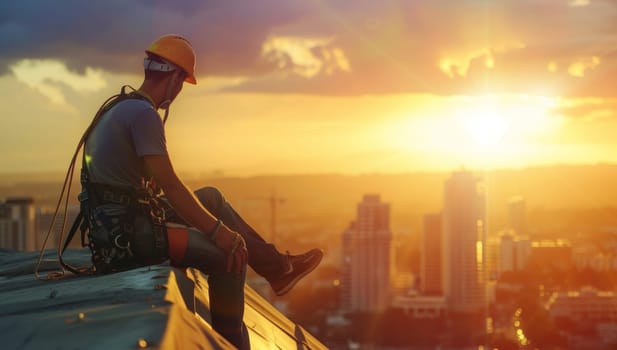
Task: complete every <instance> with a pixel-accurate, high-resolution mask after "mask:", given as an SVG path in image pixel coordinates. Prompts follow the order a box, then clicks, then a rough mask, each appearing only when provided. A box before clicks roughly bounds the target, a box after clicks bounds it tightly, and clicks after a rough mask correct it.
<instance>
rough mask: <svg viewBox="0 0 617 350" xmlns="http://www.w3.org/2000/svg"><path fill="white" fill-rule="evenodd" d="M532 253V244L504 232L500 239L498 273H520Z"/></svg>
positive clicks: (527, 240)
mask: <svg viewBox="0 0 617 350" xmlns="http://www.w3.org/2000/svg"><path fill="white" fill-rule="evenodd" d="M531 253H532V242H531V241H530V240H529V239H526V238H518V237H516V235H514V234H513V233H512V232H505V233H502V234H501V237H500V247H499V273H500V274H501V273H503V272H514V271H522V270H523V269H524V268H525V267H526V266H527V264H528V263H529V259H530V256H531Z"/></svg>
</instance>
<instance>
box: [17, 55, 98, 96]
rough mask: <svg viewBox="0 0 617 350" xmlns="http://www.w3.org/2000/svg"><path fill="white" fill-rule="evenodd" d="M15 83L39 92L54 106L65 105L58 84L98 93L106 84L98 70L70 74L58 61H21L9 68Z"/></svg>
mask: <svg viewBox="0 0 617 350" xmlns="http://www.w3.org/2000/svg"><path fill="white" fill-rule="evenodd" d="M10 69H11V71H12V72H13V74H14V75H15V77H16V79H17V81H20V82H22V83H25V84H26V85H27V86H29V87H31V88H33V89H35V90H37V91H39V92H40V93H41V94H43V95H44V96H46V97H47V98H49V99H50V100H51V102H53V103H55V104H59V105H62V104H65V98H64V95H63V93H62V89H61V87H60V86H59V84H64V85H66V86H68V87H70V88H71V89H73V90H75V91H78V92H84V91H86V92H87V91H98V90H100V89H102V88H104V87H105V86H106V85H107V83H106V81H105V80H104V79H103V74H102V72H101V71H100V70H95V69H92V68H90V67H88V68H86V70H85V73H84V74H83V75H82V74H78V73H75V72H71V71H69V70H68V69H67V67H66V66H65V65H64V64H63V63H62V62H59V61H55V60H29V59H25V60H21V61H19V62H17V63H15V64H14V65H12V66H11V67H10Z"/></svg>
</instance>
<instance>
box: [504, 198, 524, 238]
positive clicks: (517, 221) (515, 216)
mask: <svg viewBox="0 0 617 350" xmlns="http://www.w3.org/2000/svg"><path fill="white" fill-rule="evenodd" d="M508 224H509V226H510V228H511V229H512V230H514V233H515V234H517V235H526V234H527V206H526V205H525V199H524V198H523V197H513V198H511V199H510V201H509V202H508Z"/></svg>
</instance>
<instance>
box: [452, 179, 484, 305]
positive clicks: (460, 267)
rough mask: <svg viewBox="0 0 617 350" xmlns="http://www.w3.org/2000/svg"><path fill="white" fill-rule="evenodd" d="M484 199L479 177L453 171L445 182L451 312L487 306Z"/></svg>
mask: <svg viewBox="0 0 617 350" xmlns="http://www.w3.org/2000/svg"><path fill="white" fill-rule="evenodd" d="M485 212H486V210H485V199H484V194H483V193H482V191H481V189H480V182H479V179H478V178H477V177H476V176H474V175H473V174H471V173H469V172H466V171H461V172H455V173H454V174H453V175H452V176H451V177H450V178H449V179H448V180H447V181H446V184H445V191H444V208H443V217H442V220H443V221H442V224H443V242H442V246H443V249H442V252H443V288H444V295H445V297H446V305H447V308H448V310H449V311H452V312H464V313H469V312H473V313H476V312H484V310H485V308H486V279H487V276H486V251H485V247H486V226H485V225H486V219H485V216H486V215H485Z"/></svg>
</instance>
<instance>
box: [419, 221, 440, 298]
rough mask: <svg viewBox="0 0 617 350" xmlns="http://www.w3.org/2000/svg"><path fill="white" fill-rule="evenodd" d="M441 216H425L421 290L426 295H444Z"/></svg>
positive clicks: (421, 252) (422, 238)
mask: <svg viewBox="0 0 617 350" xmlns="http://www.w3.org/2000/svg"><path fill="white" fill-rule="evenodd" d="M441 241H442V231H441V214H430V215H425V216H424V220H423V226H422V237H421V242H420V244H421V249H420V290H421V291H422V294H424V295H442V294H443V288H442V284H441V270H442V265H441V262H442V257H441Z"/></svg>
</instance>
